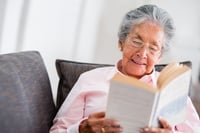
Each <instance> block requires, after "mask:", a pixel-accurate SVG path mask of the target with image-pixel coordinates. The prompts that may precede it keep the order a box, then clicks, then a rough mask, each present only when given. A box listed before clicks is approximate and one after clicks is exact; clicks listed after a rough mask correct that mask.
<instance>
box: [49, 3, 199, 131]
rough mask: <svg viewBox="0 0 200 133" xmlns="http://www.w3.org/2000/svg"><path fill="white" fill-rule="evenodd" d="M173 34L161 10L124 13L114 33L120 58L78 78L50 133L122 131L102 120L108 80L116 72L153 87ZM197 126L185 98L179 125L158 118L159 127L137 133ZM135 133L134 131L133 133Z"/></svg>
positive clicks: (151, 8)
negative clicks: (120, 53) (117, 31)
mask: <svg viewBox="0 0 200 133" xmlns="http://www.w3.org/2000/svg"><path fill="white" fill-rule="evenodd" d="M173 35H174V25H173V21H172V19H171V17H170V16H169V14H168V13H167V12H166V11H165V10H163V9H161V8H159V7H157V6H155V5H144V6H141V7H139V8H137V9H135V10H132V11H130V12H128V13H127V14H126V15H125V17H124V19H123V21H122V23H121V26H120V29H119V33H118V37H119V41H118V46H119V48H120V50H121V52H122V59H120V60H119V61H118V63H117V64H116V66H115V67H103V68H97V69H94V70H91V71H88V72H85V73H83V74H82V75H81V76H80V78H79V79H78V81H77V83H76V84H75V86H74V87H73V88H72V91H71V92H70V94H69V95H68V97H67V98H66V100H65V102H64V103H63V105H62V107H61V108H60V110H59V112H58V114H57V115H56V117H55V119H54V125H53V126H52V128H51V130H50V132H51V133H120V132H123V127H121V125H120V121H117V120H115V119H108V118H106V117H105V110H106V102H107V95H108V91H109V85H110V80H111V78H112V77H113V76H114V75H115V74H116V73H120V74H122V75H129V76H133V77H136V78H138V79H139V80H141V81H143V82H147V83H148V84H151V85H155V84H156V80H157V77H158V75H159V73H158V72H156V71H155V69H154V66H155V64H157V63H158V62H159V61H160V59H161V57H162V55H163V53H164V52H165V51H166V50H167V49H168V46H169V42H170V40H171V38H172V37H173ZM141 119H142V118H141ZM199 123H200V122H199V118H198V115H197V113H196V111H195V109H194V107H193V104H192V103H191V100H190V99H189V98H188V105H187V118H186V120H185V121H184V122H183V123H180V124H178V125H175V126H172V125H170V124H169V123H168V122H167V121H166V120H164V119H160V124H161V127H159V128H158V127H144V128H142V129H140V132H141V133H171V132H177V133H197V132H198V129H199V130H200V128H199V127H200V124H199ZM108 125H111V126H108ZM135 132H138V131H133V133H135Z"/></svg>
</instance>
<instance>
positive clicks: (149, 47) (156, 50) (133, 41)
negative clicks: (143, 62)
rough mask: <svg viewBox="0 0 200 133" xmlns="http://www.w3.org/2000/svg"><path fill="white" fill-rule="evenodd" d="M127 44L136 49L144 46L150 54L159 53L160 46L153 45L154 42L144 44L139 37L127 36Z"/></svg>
mask: <svg viewBox="0 0 200 133" xmlns="http://www.w3.org/2000/svg"><path fill="white" fill-rule="evenodd" d="M128 45H129V46H130V47H131V48H137V49H142V48H145V49H146V50H147V51H148V53H150V54H151V55H157V54H160V53H161V48H160V47H159V46H158V45H154V44H149V45H146V44H145V43H144V42H143V41H141V40H140V39H131V38H129V39H128Z"/></svg>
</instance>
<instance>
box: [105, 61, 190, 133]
mask: <svg viewBox="0 0 200 133" xmlns="http://www.w3.org/2000/svg"><path fill="white" fill-rule="evenodd" d="M190 81H191V69H190V68H189V67H187V66H185V65H182V64H179V63H176V62H173V63H170V64H168V65H167V66H166V67H165V68H164V69H163V70H162V71H161V72H160V75H159V77H158V80H157V87H153V86H151V85H148V84H147V83H144V82H142V81H140V80H138V79H136V78H133V77H129V76H125V75H122V74H120V73H117V74H116V75H115V76H114V77H113V78H112V80H111V84H110V90H109V95H108V103H107V111H106V117H107V118H114V119H116V120H118V121H119V122H120V123H121V125H122V127H123V129H124V133H133V132H139V130H140V129H141V128H144V127H146V126H154V127H158V126H159V121H158V117H163V118H165V119H166V120H167V121H168V122H169V123H170V124H171V125H175V124H178V123H180V122H182V121H184V119H185V113H186V106H187V96H188V92H189V86H190Z"/></svg>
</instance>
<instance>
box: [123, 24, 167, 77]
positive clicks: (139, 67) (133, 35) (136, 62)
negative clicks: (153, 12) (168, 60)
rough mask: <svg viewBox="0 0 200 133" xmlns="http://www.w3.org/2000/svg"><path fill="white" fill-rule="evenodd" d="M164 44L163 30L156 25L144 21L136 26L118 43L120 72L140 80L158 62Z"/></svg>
mask: <svg viewBox="0 0 200 133" xmlns="http://www.w3.org/2000/svg"><path fill="white" fill-rule="evenodd" d="M163 43H164V32H163V29H162V28H161V27H160V26H159V25H158V24H156V23H152V22H150V21H145V22H143V23H140V24H137V25H135V26H134V28H133V29H132V30H131V31H130V33H129V34H128V36H127V38H126V40H125V41H124V42H119V46H120V48H121V51H122V55H123V56H122V61H121V64H120V65H121V67H120V71H121V72H122V73H124V74H126V75H130V76H134V77H136V78H141V77H142V76H144V75H146V74H150V73H151V72H152V70H153V69H154V65H155V64H157V63H158V62H159V61H160V58H161V49H162V46H163Z"/></svg>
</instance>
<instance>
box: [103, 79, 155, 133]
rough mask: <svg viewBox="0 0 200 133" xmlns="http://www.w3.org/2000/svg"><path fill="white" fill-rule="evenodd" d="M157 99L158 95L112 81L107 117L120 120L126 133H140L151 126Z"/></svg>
mask: <svg viewBox="0 0 200 133" xmlns="http://www.w3.org/2000/svg"><path fill="white" fill-rule="evenodd" d="M155 98H156V93H153V92H150V91H147V90H145V89H141V88H137V87H134V86H133V85H127V84H123V83H119V82H116V81H111V86H110V91H109V95H108V103H107V111H106V117H107V118H114V119H116V120H118V121H119V122H120V124H121V125H122V127H123V129H124V133H133V132H139V130H140V129H141V128H144V127H146V126H148V125H149V120H150V118H151V111H152V107H153V106H154V100H155Z"/></svg>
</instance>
